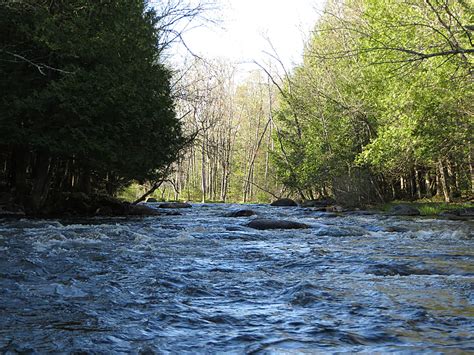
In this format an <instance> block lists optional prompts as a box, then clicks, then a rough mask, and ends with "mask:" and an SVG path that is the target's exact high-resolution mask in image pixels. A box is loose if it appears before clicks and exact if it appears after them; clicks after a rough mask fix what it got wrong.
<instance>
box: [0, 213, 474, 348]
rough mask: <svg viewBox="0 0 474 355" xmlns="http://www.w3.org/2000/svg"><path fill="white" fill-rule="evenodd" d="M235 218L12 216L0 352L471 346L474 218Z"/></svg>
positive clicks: (0, 260)
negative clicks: (285, 222)
mask: <svg viewBox="0 0 474 355" xmlns="http://www.w3.org/2000/svg"><path fill="white" fill-rule="evenodd" d="M149 205H150V206H155V205H154V204H149ZM238 208H242V206H238V205H228V204H227V205H225V204H195V205H193V207H192V208H189V209H183V210H179V212H180V213H181V214H182V215H180V216H158V217H156V216H155V217H146V218H107V219H106V218H92V219H82V220H28V219H24V220H16V221H12V220H0V353H7V354H14V353H18V352H20V353H33V354H35V353H51V352H53V353H57V352H65V353H101V354H102V353H141V354H145V353H150V354H152V353H176V354H185V353H239V354H240V353H260V354H267V353H271V354H289V353H290V354H293V353H305V354H306V353H337V352H366V353H373V352H384V353H385V352H401V353H405V352H406V353H412V352H427V353H464V352H474V292H473V291H474V262H473V261H474V235H473V228H472V227H473V222H472V221H449V220H440V219H429V218H422V217H416V218H414V217H394V216H385V215H379V214H374V215H370V214H367V215H366V214H363V213H358V214H356V213H346V214H341V215H335V214H327V213H321V212H315V211H314V210H311V209H304V208H282V207H269V206H265V205H246V206H245V208H251V209H253V210H254V211H256V212H257V213H258V214H259V216H260V217H271V218H281V219H289V220H294V221H298V222H304V223H307V224H309V225H310V226H311V228H309V229H304V230H268V231H260V230H254V229H250V228H248V227H246V224H247V223H248V222H249V221H250V220H251V219H253V218H255V217H243V218H230V217H226V214H227V213H228V212H230V211H234V210H236V209H238Z"/></svg>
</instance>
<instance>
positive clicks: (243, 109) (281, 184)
mask: <svg viewBox="0 0 474 355" xmlns="http://www.w3.org/2000/svg"><path fill="white" fill-rule="evenodd" d="M160 4H161V5H160ZM149 5H150V4H149V3H148V2H147V1H143V0H127V1H126V0H119V1H114V2H97V1H95V0H71V1H42V0H41V1H37V0H19V1H16V0H15V1H13V0H7V1H4V2H2V3H1V4H0V33H1V35H0V75H1V77H2V80H1V81H0V92H1V93H2V96H1V100H0V113H1V114H0V132H2V134H1V135H0V214H3V215H8V214H10V215H15V214H17V215H18V216H21V215H23V216H61V215H68V214H70V215H81V216H82V215H84V216H94V215H104V216H108V215H146V214H160V213H161V214H162V213H164V212H161V210H160V211H157V210H156V209H153V208H149V207H147V206H146V205H144V204H141V203H139V202H141V201H143V200H144V199H145V198H146V197H154V198H158V199H165V200H176V201H183V200H184V201H186V200H188V201H202V202H205V201H223V202H232V201H239V202H243V203H249V202H252V201H262V202H265V203H270V202H271V201H274V200H276V199H278V198H281V197H285V196H288V197H291V198H293V199H295V200H300V201H327V200H329V199H330V200H331V201H333V202H331V205H330V206H329V205H327V206H320V207H321V208H330V207H331V206H334V207H333V210H334V211H332V212H335V213H339V212H340V211H338V209H339V210H344V209H356V208H369V207H372V208H374V209H376V210H382V211H385V210H387V209H388V210H390V211H392V210H394V209H395V210H397V211H398V212H397V213H398V214H399V215H402V214H403V213H405V214H407V213H413V215H419V214H421V215H440V214H445V215H449V214H450V213H449V212H450V211H451V210H454V211H456V210H457V211H461V210H466V211H469V208H472V207H470V206H471V202H466V203H464V202H462V201H472V198H473V196H474V153H473V152H474V148H473V142H474V138H473V135H472V134H473V133H472V132H474V121H473V117H474V105H473V103H474V86H473V84H474V81H473V80H472V77H473V76H472V75H473V72H474V65H473V58H474V49H472V43H473V38H474V32H473V30H472V21H473V18H472V13H474V12H473V11H472V10H473V9H472V6H471V5H470V4H468V2H465V1H455V0H447V1H439V0H430V1H424V2H418V3H416V4H413V6H408V5H407V4H406V3H405V2H396V1H391V0H376V1H374V0H370V1H369V0H345V1H333V0H330V1H328V2H327V5H326V9H325V11H324V13H323V14H322V16H321V18H320V19H319V21H318V23H316V24H315V27H314V31H313V32H312V34H311V36H310V37H309V38H308V41H307V44H306V48H305V51H304V54H303V60H302V63H301V64H300V65H298V66H296V67H295V68H291V69H289V68H284V67H283V65H282V63H281V61H278V56H277V54H276V53H275V55H274V56H273V57H272V58H273V59H274V60H275V63H273V64H274V65H269V66H265V65H263V64H261V63H256V67H257V68H258V70H256V71H255V72H253V73H250V74H249V76H248V78H247V79H245V80H244V81H237V79H236V66H235V64H232V63H228V62H226V61H224V60H212V59H209V60H207V59H206V58H204V59H203V58H196V57H193V58H191V59H190V60H189V62H188V63H187V64H186V65H185V66H184V67H178V65H177V64H173V65H171V64H170V63H169V62H168V61H167V56H168V55H169V53H168V52H167V50H168V49H170V45H171V43H172V42H173V38H174V39H175V40H177V39H179V38H180V36H179V28H181V27H179V25H178V24H179V22H180V20H182V19H184V20H185V22H187V21H191V20H193V19H194V18H196V17H199V16H201V15H202V13H201V11H202V10H203V6H202V5H203V4H201V3H199V4H198V5H197V7H196V8H190V6H191V5H190V4H189V3H187V2H185V1H180V0H169V1H164V2H157V4H156V6H155V7H153V6H149ZM173 26H177V27H173ZM185 27H186V26H185ZM277 68H278V69H277ZM138 191H139V192H140V193H137V192H138ZM120 198H124V199H125V200H130V201H133V202H132V203H127V202H123V201H121V200H120ZM398 201H412V202H410V203H407V202H401V203H399V202H398ZM413 201H414V202H413ZM441 201H443V202H441ZM386 203H388V205H386ZM453 203H454V204H453ZM457 203H459V204H457ZM303 205H304V204H303ZM402 205H408V207H406V209H405V210H403V207H399V206H402ZM339 206H342V207H339ZM397 206H398V207H397ZM309 208H314V207H309ZM316 208H317V207H316ZM409 208H412V212H409ZM415 209H416V211H418V212H416V211H415ZM404 211H405V212H404ZM393 213H395V212H393ZM453 213H454V214H453ZM453 213H451V215H452V216H455V212H453ZM459 213H461V212H459ZM458 217H460V216H458Z"/></svg>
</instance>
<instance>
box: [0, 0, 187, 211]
mask: <svg viewBox="0 0 474 355" xmlns="http://www.w3.org/2000/svg"><path fill="white" fill-rule="evenodd" d="M158 21H159V17H158V16H157V14H156V13H155V12H154V11H153V10H152V9H151V8H149V7H148V6H147V4H146V3H145V2H144V1H143V0H114V1H93V0H72V1H71V0H68V1H61V0H57V1H36V0H35V1H32V0H22V1H12V0H7V1H2V2H1V3H0V33H1V35H0V36H1V37H0V75H1V76H2V81H1V82H0V86H1V87H0V92H1V93H2V96H1V101H0V112H1V116H0V131H1V132H2V135H1V136H0V147H1V153H0V161H1V163H2V169H1V171H0V174H1V175H0V180H1V182H2V184H3V186H2V189H3V190H4V191H13V192H14V196H15V199H16V202H17V203H22V204H25V205H26V206H27V207H28V208H30V209H33V210H38V209H39V208H41V206H42V205H43V204H44V202H45V201H46V199H47V197H48V195H51V192H62V191H83V192H87V193H90V192H91V191H96V192H98V191H106V190H107V191H108V192H109V193H114V192H115V191H116V190H117V189H118V188H119V187H121V186H123V185H125V184H127V183H129V182H130V181H131V180H145V179H154V178H157V177H159V176H160V174H162V172H163V170H165V168H166V167H167V166H168V165H169V164H170V163H171V162H172V161H173V160H174V159H175V158H176V155H177V152H178V150H179V149H180V147H181V146H182V144H183V141H184V139H183V135H182V132H181V125H180V122H179V121H178V119H177V118H176V115H175V111H174V104H173V99H172V96H171V89H170V76H171V74H170V71H169V69H167V68H166V66H165V65H164V64H163V63H162V60H161V57H162V48H161V47H160V46H159V38H160V30H158V28H159V26H158Z"/></svg>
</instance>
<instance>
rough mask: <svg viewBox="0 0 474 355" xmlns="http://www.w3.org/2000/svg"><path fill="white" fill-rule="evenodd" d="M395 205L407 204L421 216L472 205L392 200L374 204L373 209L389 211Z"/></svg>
mask: <svg viewBox="0 0 474 355" xmlns="http://www.w3.org/2000/svg"><path fill="white" fill-rule="evenodd" d="M396 205H409V206H412V207H415V208H417V209H418V210H419V211H420V213H421V215H423V216H436V215H439V214H440V213H442V212H445V211H449V210H456V209H460V208H468V207H473V204H472V202H451V203H446V202H439V201H433V200H427V199H424V200H418V201H399V200H397V201H392V202H389V203H385V204H383V205H380V206H375V208H374V209H376V210H382V211H384V212H388V211H390V209H391V208H392V207H394V206H396Z"/></svg>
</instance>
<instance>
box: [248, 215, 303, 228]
mask: <svg viewBox="0 0 474 355" xmlns="http://www.w3.org/2000/svg"><path fill="white" fill-rule="evenodd" d="M247 227H250V228H253V229H260V230H264V229H305V228H309V226H308V225H307V224H304V223H300V222H294V221H287V220H281V219H266V218H259V219H254V220H253V221H251V222H250V223H249V224H247Z"/></svg>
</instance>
